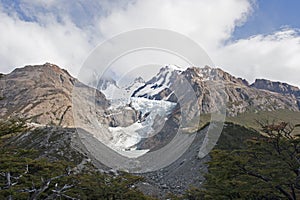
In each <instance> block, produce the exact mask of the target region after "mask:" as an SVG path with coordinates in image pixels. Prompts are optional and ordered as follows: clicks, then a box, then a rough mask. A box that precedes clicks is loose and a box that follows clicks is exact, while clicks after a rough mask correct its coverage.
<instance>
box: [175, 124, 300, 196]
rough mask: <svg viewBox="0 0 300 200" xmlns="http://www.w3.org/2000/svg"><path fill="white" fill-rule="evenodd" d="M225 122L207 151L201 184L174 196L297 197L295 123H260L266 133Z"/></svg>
mask: <svg viewBox="0 0 300 200" xmlns="http://www.w3.org/2000/svg"><path fill="white" fill-rule="evenodd" d="M282 124H283V126H282ZM226 126H227V127H226V128H225V129H224V131H223V133H222V135H221V137H220V140H219V141H218V144H217V146H216V147H215V148H214V150H213V151H212V152H211V153H210V156H211V160H210V161H209V162H208V165H209V167H208V173H207V174H206V176H205V177H206V181H205V183H204V187H203V188H191V189H190V190H189V191H187V192H186V194H184V195H183V196H181V197H173V199H188V200H197V199H222V200H223V199H253V200H254V199H255V200H256V199H272V200H273V199H275V200H276V199H289V200H296V199H299V198H300V139H299V138H298V137H297V136H295V135H294V134H293V132H294V130H295V129H294V128H295V127H294V126H289V125H288V124H287V123H279V124H261V126H262V128H261V130H262V131H264V133H265V136H263V135H261V134H260V133H259V132H257V131H256V130H254V129H248V128H245V127H241V126H239V125H234V124H232V123H229V124H227V125H226Z"/></svg>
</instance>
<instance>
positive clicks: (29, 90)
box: [0, 63, 106, 127]
mask: <svg viewBox="0 0 300 200" xmlns="http://www.w3.org/2000/svg"><path fill="white" fill-rule="evenodd" d="M74 85H77V86H81V87H82V88H83V90H86V91H88V90H90V89H89V88H88V87H87V86H85V85H84V84H82V83H80V82H79V81H78V80H77V79H76V78H74V77H72V76H71V75H70V74H69V73H68V72H67V71H66V70H64V69H61V68H60V67H58V66H57V65H54V64H50V63H46V64H43V65H28V66H25V67H23V68H17V69H15V70H14V71H12V72H11V73H10V74H7V75H5V76H4V77H3V78H1V79H0V95H1V100H0V116H1V117H2V118H9V117H21V118H30V119H31V122H34V123H38V124H42V125H47V124H51V125H61V126H68V127H72V126H74V121H73V113H72V93H73V88H74ZM96 96H97V98H98V99H97V102H101V103H104V104H105V101H106V99H105V96H104V95H103V94H101V93H100V92H98V93H96Z"/></svg>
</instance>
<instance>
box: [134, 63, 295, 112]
mask: <svg viewBox="0 0 300 200" xmlns="http://www.w3.org/2000/svg"><path fill="white" fill-rule="evenodd" d="M184 82H185V83H184ZM186 82H188V85H189V86H188V87H192V88H193V90H194V92H195V95H196V96H197V100H195V98H191V99H190V101H188V100H186V101H184V102H185V103H186V105H187V106H188V107H184V109H188V110H190V109H193V107H194V105H195V104H197V105H198V107H199V109H200V112H201V113H212V112H215V111H216V110H218V109H219V107H220V105H221V106H223V107H224V106H225V107H226V111H227V115H229V116H235V115H237V114H239V113H244V112H247V111H254V112H255V111H260V110H266V111H272V110H277V109H289V110H295V111H297V110H299V108H298V105H297V102H296V99H295V98H294V97H293V96H284V95H282V94H278V93H274V92H270V91H265V90H260V89H257V88H254V87H250V86H249V84H248V82H247V81H246V80H244V79H241V78H236V77H234V76H232V75H230V74H229V73H227V72H224V71H222V70H221V69H218V68H210V67H208V66H206V67H204V68H196V67H191V68H188V69H186V70H184V71H180V70H176V69H173V70H170V68H168V67H166V68H164V69H162V70H160V72H159V73H158V74H157V75H156V76H155V77H154V78H153V79H151V80H150V81H148V82H146V84H145V85H144V86H142V87H140V88H139V89H138V90H136V91H135V92H134V94H133V96H135V97H144V98H149V99H163V100H168V101H172V102H180V101H182V99H186V97H185V96H186V95H187V93H185V92H184V91H185V90H187V89H188V88H187V87H186V86H187V84H186ZM174 91H175V92H174ZM176 91H177V92H176ZM188 95H189V94H188ZM181 106H184V105H181ZM195 112H196V110H195Z"/></svg>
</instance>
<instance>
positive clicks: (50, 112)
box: [0, 63, 300, 191]
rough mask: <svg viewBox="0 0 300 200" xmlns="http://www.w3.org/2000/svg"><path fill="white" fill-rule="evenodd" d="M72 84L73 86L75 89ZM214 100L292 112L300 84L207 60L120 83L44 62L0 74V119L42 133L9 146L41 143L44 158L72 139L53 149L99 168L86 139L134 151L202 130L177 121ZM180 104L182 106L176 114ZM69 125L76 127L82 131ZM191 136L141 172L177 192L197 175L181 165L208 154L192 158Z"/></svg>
mask: <svg viewBox="0 0 300 200" xmlns="http://www.w3.org/2000/svg"><path fill="white" fill-rule="evenodd" d="M74 88H79V90H78V91H79V92H78V91H77V92H76V90H75V91H74ZM187 92H190V93H187ZM187 94H188V95H187ZM189 94H190V95H191V96H194V97H189ZM76 101H78V102H77V103H76ZM81 102H86V103H81ZM74 105H77V106H76V107H74ZM220 105H223V106H224V108H225V111H226V116H227V117H238V116H240V115H241V114H245V113H257V112H260V111H270V112H271V111H278V110H290V111H295V112H298V111H299V110H300V89H299V88H298V87H295V86H292V85H289V84H287V83H280V82H273V81H270V80H265V79H256V80H255V82H254V83H252V84H249V83H248V82H247V81H246V80H244V79H242V78H236V77H234V76H232V75H231V74H229V73H227V72H225V71H223V70H221V69H219V68H211V67H209V66H205V67H203V68H198V67H189V68H187V69H183V68H180V67H178V66H175V65H167V66H163V67H162V68H161V69H160V70H159V71H158V73H157V74H156V75H154V76H153V77H152V78H151V79H150V80H146V81H145V80H143V78H141V77H139V76H137V77H135V78H134V79H133V80H132V81H131V82H130V83H129V84H127V85H126V86H120V85H118V82H117V81H116V80H114V79H112V78H110V79H108V78H106V79H100V80H99V82H98V83H97V88H93V87H91V86H89V84H88V83H87V84H84V83H82V82H80V81H79V80H78V79H76V78H74V77H72V76H71V75H70V74H69V73H68V72H67V71H66V70H64V69H61V68H60V67H58V66H57V65H54V64H50V63H46V64H43V65H36V66H30V65H29V66H25V67H23V68H17V69H15V70H14V71H12V72H11V73H9V74H1V75H0V117H1V119H2V120H6V119H12V118H23V119H27V121H28V123H29V125H30V126H32V127H36V128H42V129H45V130H47V131H46V132H47V134H46V132H45V136H47V137H44V136H41V137H40V138H38V139H33V137H36V136H34V135H32V134H30V133H29V134H27V136H24V137H22V138H17V139H16V140H15V141H14V145H17V144H20V145H22V146H28V148H29V147H32V146H40V147H41V148H42V149H43V151H42V150H41V152H43V156H48V157H49V156H50V157H51V156H53V154H54V153H53V152H56V153H57V151H56V150H57V149H63V148H64V147H63V146H64V145H65V142H66V143H69V144H71V150H70V151H69V150H68V153H66V152H65V151H63V152H60V151H59V154H60V155H68V159H72V155H73V154H71V153H70V152H76V153H77V154H78V153H79V154H81V157H80V158H81V159H82V158H84V159H85V160H86V159H92V161H93V163H94V165H95V166H96V167H98V168H102V169H106V168H105V166H104V165H103V163H101V160H99V159H98V158H97V156H96V154H101V152H99V151H97V149H95V148H93V149H89V147H86V146H85V145H84V144H85V141H86V143H93V144H96V143H95V141H101V142H102V143H106V144H110V145H111V146H110V147H111V148H113V149H114V150H116V151H117V152H119V153H120V154H122V155H125V156H128V157H136V156H140V155H143V154H145V153H146V152H148V151H150V152H151V151H155V150H157V149H159V148H161V147H163V146H164V145H166V144H168V143H169V142H170V141H171V139H172V138H173V137H174V134H175V133H176V132H178V131H179V130H181V132H182V133H183V134H185V133H189V134H190V133H204V132H205V131H207V127H200V126H199V124H198V123H196V127H190V126H191V125H190V124H188V123H186V124H184V122H183V121H187V122H188V121H193V120H194V119H195V118H197V116H199V115H200V114H210V113H214V112H217V110H218V109H219V106H220ZM185 111H188V112H186V113H187V114H186V116H184V117H182V114H184V112H185ZM94 121H96V123H99V124H101V127H102V130H101V131H99V130H97V129H95V128H90V127H91V126H93V125H94V123H95V122H94ZM182 124H184V125H182ZM194 125H195V124H194ZM53 127H56V128H53ZM72 128H77V129H83V130H84V131H85V132H84V134H85V135H84V137H83V136H82V135H78V134H77V133H76V129H72ZM50 133H51V134H50ZM49 134H50V135H49ZM54 135H55V137H56V138H57V139H56V141H55V142H54V143H51V144H48V143H47V142H48V139H49V138H51V137H53V136H54ZM198 135H199V136H198ZM198 135H197V137H196V139H195V142H194V143H193V144H192V145H191V148H190V150H189V151H188V152H187V153H185V154H184V155H183V156H182V157H181V158H180V159H179V160H177V161H176V162H175V163H174V164H172V165H170V166H168V167H167V168H165V169H163V170H162V171H161V173H163V174H164V175H165V176H164V177H160V175H159V172H156V171H155V172H152V173H148V174H145V177H147V179H148V183H151V184H154V185H155V184H159V187H160V188H162V189H163V190H167V191H170V190H171V191H177V190H178V191H183V189H186V188H187V185H189V184H196V185H197V184H198V183H197V181H198V182H199V179H196V177H193V173H196V171H193V170H192V171H189V172H188V170H190V169H189V168H190V167H191V166H192V165H197V166H198V167H197V168H195V170H198V168H202V167H204V166H205V164H204V163H205V162H206V161H207V160H206V159H207V158H205V159H204V160H201V161H199V162H196V161H195V158H194V157H195V156H197V149H198V147H199V145H200V144H201V143H202V142H203V134H198ZM26 137H27V138H26ZM46 138H48V139H47V141H46V140H45V139H46ZM79 138H81V139H79ZM28 141H31V144H29V142H28ZM58 147H59V148H58ZM47 148H53V149H52V150H51V151H50V150H46V149H47ZM49 152H51V155H50V154H49ZM74 154H75V153H74ZM187 160H188V161H187ZM79 163H80V162H79ZM79 163H78V164H79ZM175 168H176V170H175ZM172 170H175V171H176V174H177V175H178V176H181V179H182V180H181V181H182V182H181V184H182V186H180V187H181V189H179V188H176V187H175V188H173V189H172V188H171V182H172V181H173V182H174V181H175V179H174V177H173V176H172V173H171V171H172ZM166 177H168V178H166ZM188 177H189V178H188ZM201 180H202V179H201ZM176 181H179V180H176ZM155 182H158V183H155ZM179 182H180V181H179ZM199 184H200V183H199ZM164 185H166V186H164ZM184 185H186V186H184Z"/></svg>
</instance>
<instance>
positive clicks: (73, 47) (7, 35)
mask: <svg viewBox="0 0 300 200" xmlns="http://www.w3.org/2000/svg"><path fill="white" fill-rule="evenodd" d="M0 18H1V21H0V29H1V35H0V43H1V45H0V66H1V71H2V72H8V71H9V70H12V69H13V68H15V67H19V66H24V65H27V64H37V63H39V64H42V63H45V62H52V63H56V64H58V65H60V66H63V67H65V68H67V69H68V70H69V71H71V72H73V74H76V72H77V70H78V68H79V67H80V65H81V64H82V62H83V61H84V59H85V58H86V56H87V55H88V53H89V51H90V50H91V45H90V44H89V43H88V37H87V36H86V34H85V33H84V32H83V31H82V30H80V29H78V28H77V27H76V26H75V25H74V24H73V23H72V22H70V21H68V20H65V21H64V22H63V23H58V22H57V21H56V20H54V19H51V17H50V18H48V19H47V23H46V24H43V25H41V24H38V23H35V22H26V21H22V20H20V19H19V18H18V17H16V16H15V15H14V16H8V15H7V14H5V13H4V12H0Z"/></svg>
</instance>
